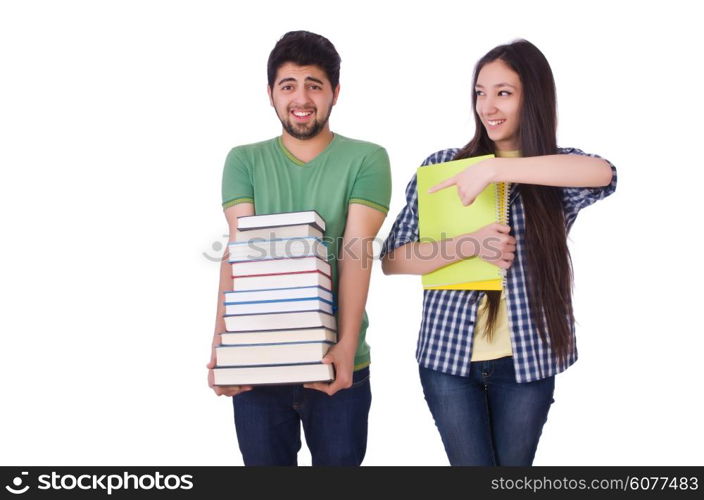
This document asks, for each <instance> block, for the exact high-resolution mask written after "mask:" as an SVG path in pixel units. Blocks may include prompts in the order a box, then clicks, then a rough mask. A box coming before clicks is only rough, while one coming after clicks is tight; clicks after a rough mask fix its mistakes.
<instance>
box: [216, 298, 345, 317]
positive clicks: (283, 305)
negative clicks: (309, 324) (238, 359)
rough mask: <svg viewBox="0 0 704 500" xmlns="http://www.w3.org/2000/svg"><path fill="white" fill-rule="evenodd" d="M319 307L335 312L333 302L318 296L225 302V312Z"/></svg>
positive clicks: (299, 309) (268, 311) (239, 312)
mask: <svg viewBox="0 0 704 500" xmlns="http://www.w3.org/2000/svg"><path fill="white" fill-rule="evenodd" d="M312 309H319V310H320V311H325V312H326V313H328V314H332V313H333V305H332V302H329V301H327V300H323V299H321V298H318V297H311V298H305V299H284V300H267V301H263V302H232V303H228V302H225V314H229V315H235V314H262V313H278V312H292V311H310V310H312Z"/></svg>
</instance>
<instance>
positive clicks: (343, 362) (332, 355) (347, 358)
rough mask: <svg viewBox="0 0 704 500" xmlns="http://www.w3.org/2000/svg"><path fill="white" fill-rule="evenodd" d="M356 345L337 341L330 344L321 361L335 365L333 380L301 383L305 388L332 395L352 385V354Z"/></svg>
mask: <svg viewBox="0 0 704 500" xmlns="http://www.w3.org/2000/svg"><path fill="white" fill-rule="evenodd" d="M356 350H357V346H356V345H355V346H348V345H347V344H344V343H342V342H339V343H337V344H335V345H334V346H332V347H331V348H330V350H329V351H328V353H327V354H326V355H325V357H324V358H323V363H325V364H330V363H332V364H333V365H334V366H335V380H334V381H332V382H311V383H308V384H303V387H305V388H307V389H316V390H318V391H322V392H324V393H325V394H327V395H328V396H332V395H333V394H335V393H336V392H337V391H339V390H341V389H348V388H349V387H351V386H352V373H353V372H354V355H355V352H356Z"/></svg>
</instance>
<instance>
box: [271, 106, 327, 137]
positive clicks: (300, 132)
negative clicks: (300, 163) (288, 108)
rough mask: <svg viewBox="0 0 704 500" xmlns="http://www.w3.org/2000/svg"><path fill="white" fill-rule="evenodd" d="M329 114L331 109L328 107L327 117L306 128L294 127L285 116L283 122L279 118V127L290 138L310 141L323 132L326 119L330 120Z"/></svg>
mask: <svg viewBox="0 0 704 500" xmlns="http://www.w3.org/2000/svg"><path fill="white" fill-rule="evenodd" d="M331 112H332V107H330V109H329V110H328V116H326V117H325V119H324V120H322V121H318V120H314V121H313V123H312V124H310V125H309V126H307V127H306V128H302V127H301V128H296V125H295V124H294V123H292V122H291V119H290V117H289V116H288V115H286V119H285V120H282V119H281V117H279V120H280V121H281V125H283V127H284V130H285V131H286V132H288V134H289V135H290V136H291V137H293V138H295V139H298V140H301V141H305V140H306V139H312V138H313V137H315V136H316V135H318V134H319V133H320V131H321V130H323V128H324V127H325V125H326V124H327V123H328V119H329V118H330V113H331Z"/></svg>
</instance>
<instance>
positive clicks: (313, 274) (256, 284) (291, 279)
mask: <svg viewBox="0 0 704 500" xmlns="http://www.w3.org/2000/svg"><path fill="white" fill-rule="evenodd" d="M307 286H321V287H323V288H325V289H326V290H332V280H331V279H330V275H326V274H323V272H322V271H317V270H316V271H304V272H298V273H280V274H264V275H254V276H233V278H232V289H233V290H234V291H245V290H271V289H275V288H296V287H307Z"/></svg>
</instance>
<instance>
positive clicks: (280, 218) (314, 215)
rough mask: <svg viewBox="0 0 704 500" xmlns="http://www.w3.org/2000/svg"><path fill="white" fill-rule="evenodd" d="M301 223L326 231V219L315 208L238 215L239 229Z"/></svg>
mask: <svg viewBox="0 0 704 500" xmlns="http://www.w3.org/2000/svg"><path fill="white" fill-rule="evenodd" d="M299 224H311V225H313V226H314V227H317V228H318V229H320V230H321V231H323V232H325V221H324V220H323V218H322V217H321V216H320V215H319V214H318V212H316V211H315V210H308V211H305V212H283V213H279V214H266V215H245V216H242V217H237V229H238V230H240V231H246V230H248V229H262V228H269V227H279V226H294V225H299Z"/></svg>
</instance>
